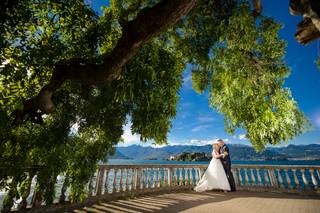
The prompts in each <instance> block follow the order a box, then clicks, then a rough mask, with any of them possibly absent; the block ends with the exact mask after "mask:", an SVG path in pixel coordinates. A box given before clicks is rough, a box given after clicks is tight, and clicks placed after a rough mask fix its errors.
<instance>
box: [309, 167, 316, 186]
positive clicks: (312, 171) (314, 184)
mask: <svg viewBox="0 0 320 213" xmlns="http://www.w3.org/2000/svg"><path fill="white" fill-rule="evenodd" d="M309 172H310V175H311V180H312V184H313V190H315V191H317V190H318V181H317V179H316V177H315V176H314V169H309Z"/></svg>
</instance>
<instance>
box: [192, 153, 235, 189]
mask: <svg viewBox="0 0 320 213" xmlns="http://www.w3.org/2000/svg"><path fill="white" fill-rule="evenodd" d="M212 156H213V157H212V160H211V161H210V164H209V166H208V168H207V170H206V171H205V173H204V174H203V176H202V177H201V179H200V181H199V182H198V184H197V186H196V187H195V188H194V190H195V191H196V192H203V191H207V190H212V189H221V190H227V191H229V190H230V184H229V181H228V178H227V175H226V173H225V171H224V168H223V165H222V163H221V160H220V159H216V158H215V156H216V155H215V152H214V151H213V152H212Z"/></svg>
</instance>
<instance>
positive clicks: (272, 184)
mask: <svg viewBox="0 0 320 213" xmlns="http://www.w3.org/2000/svg"><path fill="white" fill-rule="evenodd" d="M206 168H207V165H200V164H168V165H161V164H159V165H157V164H155V165H100V166H99V169H98V171H97V172H96V173H95V174H94V175H93V177H92V178H91V180H90V181H89V183H88V184H87V191H88V197H87V199H86V200H85V202H83V203H81V204H79V203H78V204H70V203H68V200H69V199H68V188H67V187H66V186H64V184H63V183H64V182H63V178H62V179H61V178H60V180H59V181H58V180H57V186H58V187H57V188H56V191H57V193H56V199H55V204H56V205H48V206H42V207H40V206H39V203H41V201H40V202H39V200H38V201H37V203H38V204H37V203H35V201H36V200H37V199H34V198H35V197H38V196H37V195H35V194H34V188H32V187H29V189H30V191H29V195H28V196H25V197H24V198H20V200H22V202H24V203H25V204H26V205H17V206H20V207H21V206H23V208H26V207H28V208H32V207H35V206H36V208H33V210H35V211H37V209H38V210H39V212H42V211H44V209H43V208H46V210H45V211H50V209H51V210H54V211H59V209H60V210H64V211H65V210H66V209H72V208H74V207H79V206H81V205H85V204H89V203H94V202H97V201H100V200H105V201H106V200H113V199H118V198H121V197H126V196H135V195H139V194H148V193H160V192H171V191H179V190H191V189H192V188H193V187H194V186H195V185H196V184H197V182H198V181H199V179H200V177H201V176H202V174H203V173H204V172H205V169H206ZM232 171H233V175H234V179H235V182H236V186H237V190H246V191H264V192H280V193H300V194H314V195H320V190H319V183H320V180H319V178H320V173H319V172H320V166H289V165H281V166H279V165H276V166H274V165H233V167H232ZM34 179H36V178H34ZM33 182H35V181H33ZM34 184H35V183H33V185H34ZM15 200H18V198H15ZM59 203H63V204H60V205H57V204H59Z"/></svg>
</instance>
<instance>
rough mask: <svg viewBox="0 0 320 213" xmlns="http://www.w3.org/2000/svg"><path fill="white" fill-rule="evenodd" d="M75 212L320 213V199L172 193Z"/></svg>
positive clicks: (235, 193) (88, 207) (118, 201)
mask: <svg viewBox="0 0 320 213" xmlns="http://www.w3.org/2000/svg"><path fill="white" fill-rule="evenodd" d="M73 212H77V213H80V212H81V213H84V212H97V213H98V212H99V213H100V212H101V213H104V212H126V213H139V212H143V213H151V212H159V213H160V212H165V213H170V212H185V213H190V212H195V213H202V212H203V213H206V212H210V213H242V212H243V213H278V212H279V213H287V212H288V213H320V196H301V195H288V194H276V193H260V192H233V193H224V192H205V193H195V192H191V193H189V192H188V193H171V194H162V195H156V196H144V197H139V198H135V199H128V200H117V201H112V202H105V203H98V204H95V205H92V206H86V207H84V208H82V209H79V210H74V211H73Z"/></svg>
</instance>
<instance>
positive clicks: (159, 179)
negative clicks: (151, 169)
mask: <svg viewBox="0 0 320 213" xmlns="http://www.w3.org/2000/svg"><path fill="white" fill-rule="evenodd" d="M157 173H158V175H157V183H158V188H160V187H161V169H160V168H158V169H157Z"/></svg>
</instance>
